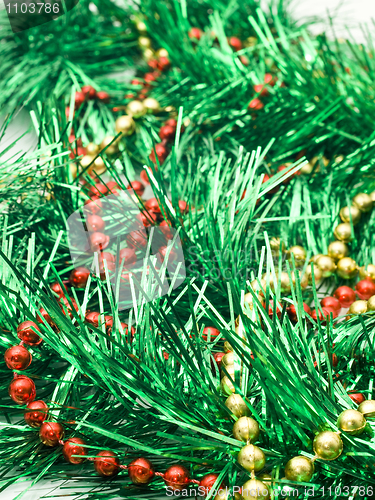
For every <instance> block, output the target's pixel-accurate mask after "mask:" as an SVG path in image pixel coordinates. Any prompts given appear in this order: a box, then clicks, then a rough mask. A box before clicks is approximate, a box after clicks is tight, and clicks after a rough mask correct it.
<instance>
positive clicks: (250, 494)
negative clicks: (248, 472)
mask: <svg viewBox="0 0 375 500" xmlns="http://www.w3.org/2000/svg"><path fill="white" fill-rule="evenodd" d="M241 492H242V496H241V498H242V499H243V500H269V498H270V492H269V489H268V487H267V486H266V485H265V484H264V483H263V482H262V481H259V479H250V480H249V481H247V482H246V483H245V484H244V485H243V486H242V488H241ZM228 498H230V497H228Z"/></svg>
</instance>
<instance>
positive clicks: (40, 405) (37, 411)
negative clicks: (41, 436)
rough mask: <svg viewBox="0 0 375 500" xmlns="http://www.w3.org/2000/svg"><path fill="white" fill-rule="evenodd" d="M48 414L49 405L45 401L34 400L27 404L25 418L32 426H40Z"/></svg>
mask: <svg viewBox="0 0 375 500" xmlns="http://www.w3.org/2000/svg"><path fill="white" fill-rule="evenodd" d="M47 415H48V406H47V405H46V403H45V402H44V401H40V400H38V401H32V402H31V403H29V404H28V405H27V409H26V411H25V415H24V419H25V422H26V423H27V425H29V426H30V427H40V426H41V425H42V423H43V422H44V421H45V419H46V418H47Z"/></svg>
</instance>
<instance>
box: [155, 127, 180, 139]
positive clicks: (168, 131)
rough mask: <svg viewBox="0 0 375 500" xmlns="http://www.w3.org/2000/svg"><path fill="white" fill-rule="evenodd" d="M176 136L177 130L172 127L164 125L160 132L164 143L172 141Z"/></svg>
mask: <svg viewBox="0 0 375 500" xmlns="http://www.w3.org/2000/svg"><path fill="white" fill-rule="evenodd" d="M175 135H176V129H175V128H174V127H171V126H170V125H163V126H162V127H160V130H159V137H160V139H161V140H162V141H172V140H173V139H174V136H175Z"/></svg>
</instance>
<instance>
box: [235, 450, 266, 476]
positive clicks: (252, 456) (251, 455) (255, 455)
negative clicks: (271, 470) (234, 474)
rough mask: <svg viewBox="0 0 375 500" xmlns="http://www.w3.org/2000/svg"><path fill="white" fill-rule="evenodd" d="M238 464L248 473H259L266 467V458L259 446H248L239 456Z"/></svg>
mask: <svg viewBox="0 0 375 500" xmlns="http://www.w3.org/2000/svg"><path fill="white" fill-rule="evenodd" d="M237 462H238V463H239V464H240V465H241V466H242V467H243V468H244V469H245V470H247V471H248V472H251V471H254V472H258V471H260V470H262V469H263V467H264V466H265V465H266V456H265V454H264V453H263V451H262V450H261V449H260V448H258V446H254V445H253V444H247V445H246V446H244V447H243V448H242V449H241V450H240V452H239V454H238V455H237Z"/></svg>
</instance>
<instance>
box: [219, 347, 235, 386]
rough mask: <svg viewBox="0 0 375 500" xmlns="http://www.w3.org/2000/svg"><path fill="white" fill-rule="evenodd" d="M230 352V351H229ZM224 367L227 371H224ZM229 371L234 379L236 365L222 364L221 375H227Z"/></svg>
mask: <svg viewBox="0 0 375 500" xmlns="http://www.w3.org/2000/svg"><path fill="white" fill-rule="evenodd" d="M228 354H229V353H228ZM223 368H225V370H226V373H225V372H224V370H223ZM227 373H228V374H229V375H230V376H231V378H232V379H233V380H234V365H227V366H225V367H224V366H221V372H220V375H221V377H226V376H227Z"/></svg>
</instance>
